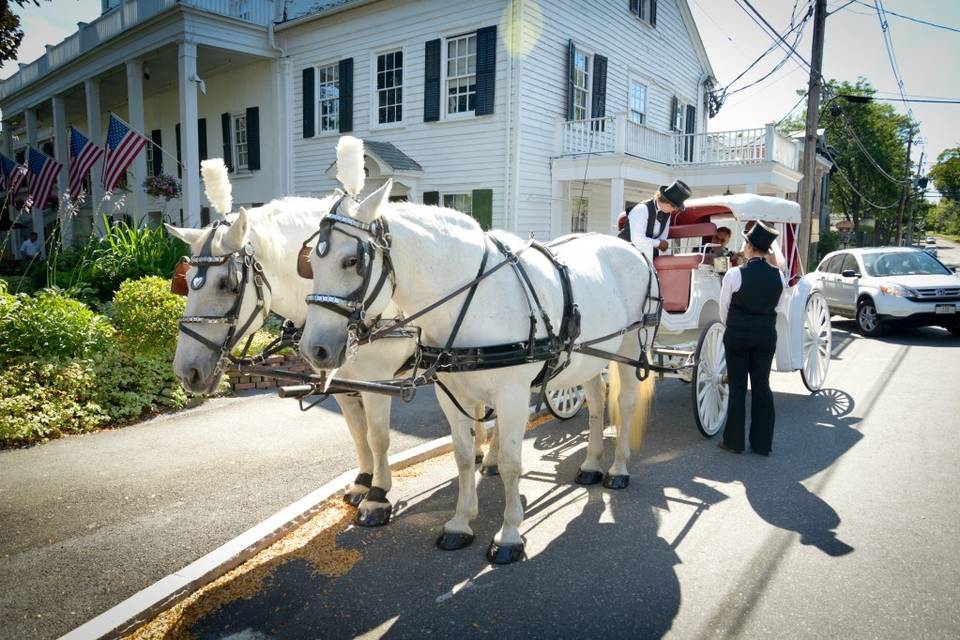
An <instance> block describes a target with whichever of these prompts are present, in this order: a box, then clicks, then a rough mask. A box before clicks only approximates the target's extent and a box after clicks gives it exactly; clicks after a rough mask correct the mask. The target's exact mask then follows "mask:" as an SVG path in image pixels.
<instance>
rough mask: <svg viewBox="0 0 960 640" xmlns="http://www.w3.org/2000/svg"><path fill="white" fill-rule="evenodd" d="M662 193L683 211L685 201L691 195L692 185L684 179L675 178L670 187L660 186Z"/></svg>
mask: <svg viewBox="0 0 960 640" xmlns="http://www.w3.org/2000/svg"><path fill="white" fill-rule="evenodd" d="M660 195H661V196H662V197H663V199H664V200H666V201H667V202H669V203H670V204H672V205H673V206H675V207H676V208H677V209H680V210H681V211H682V210H683V203H684V202H685V201H686V199H687V198H689V197H690V187H688V186H687V183H686V182H684V181H682V180H674V181H673V184H672V185H670V186H669V187H667V186H661V187H660Z"/></svg>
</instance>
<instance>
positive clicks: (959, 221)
mask: <svg viewBox="0 0 960 640" xmlns="http://www.w3.org/2000/svg"><path fill="white" fill-rule="evenodd" d="M925 228H926V230H927V232H932V231H935V232H939V233H943V234H946V235H960V202H957V201H955V200H950V199H949V198H943V199H942V200H941V201H940V203H939V204H937V206H935V207H932V208H931V209H930V210H929V211H928V212H927V215H926V227H925Z"/></svg>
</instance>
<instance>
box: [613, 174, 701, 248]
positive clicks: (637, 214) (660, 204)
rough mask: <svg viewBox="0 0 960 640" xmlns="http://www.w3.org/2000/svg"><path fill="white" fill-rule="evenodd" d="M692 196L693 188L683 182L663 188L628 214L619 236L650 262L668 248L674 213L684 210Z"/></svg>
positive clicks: (678, 181)
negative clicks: (671, 217)
mask: <svg viewBox="0 0 960 640" xmlns="http://www.w3.org/2000/svg"><path fill="white" fill-rule="evenodd" d="M689 197H690V187H688V186H687V185H686V183H685V182H682V181H680V180H676V181H674V183H673V184H671V185H670V186H669V187H666V186H664V187H660V189H659V190H658V191H657V192H656V193H655V194H654V196H653V198H651V199H649V200H645V201H643V202H641V203H640V204H638V205H637V206H635V207H634V208H633V209H631V210H630V211H628V212H627V219H626V223H625V224H624V225H623V229H621V230H620V233H619V234H618V236H619V237H620V239H622V240H626V241H627V242H632V243H633V244H634V245H636V247H637V248H639V249H640V250H641V251H643V253H644V254H646V256H647V257H648V258H650V259H651V260H653V258H655V257H656V256H657V255H659V254H660V252H661V251H665V250H666V249H667V247H668V246H669V244H668V242H667V233H669V231H670V216H671V214H673V213H675V212H678V211H683V206H684V204H683V203H684V202H686V200H687V198H689Z"/></svg>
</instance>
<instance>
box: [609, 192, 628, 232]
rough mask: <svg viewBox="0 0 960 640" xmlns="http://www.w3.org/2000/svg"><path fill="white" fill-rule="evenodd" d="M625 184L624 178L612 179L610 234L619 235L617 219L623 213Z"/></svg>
mask: <svg viewBox="0 0 960 640" xmlns="http://www.w3.org/2000/svg"><path fill="white" fill-rule="evenodd" d="M624 192H625V182H624V179H623V178H611V179H610V233H612V234H614V235H616V233H617V218H619V217H620V213H621V212H623V203H624V201H625V200H626V197H625V196H624Z"/></svg>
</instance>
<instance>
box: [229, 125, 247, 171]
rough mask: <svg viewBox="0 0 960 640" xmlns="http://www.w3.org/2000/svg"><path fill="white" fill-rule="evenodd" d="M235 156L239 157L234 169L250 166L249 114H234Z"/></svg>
mask: <svg viewBox="0 0 960 640" xmlns="http://www.w3.org/2000/svg"><path fill="white" fill-rule="evenodd" d="M232 119H233V157H234V158H236V159H237V161H236V163H235V165H234V171H243V170H245V169H247V167H248V166H249V158H250V154H249V147H248V146H247V116H246V115H240V116H233V118H232Z"/></svg>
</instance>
